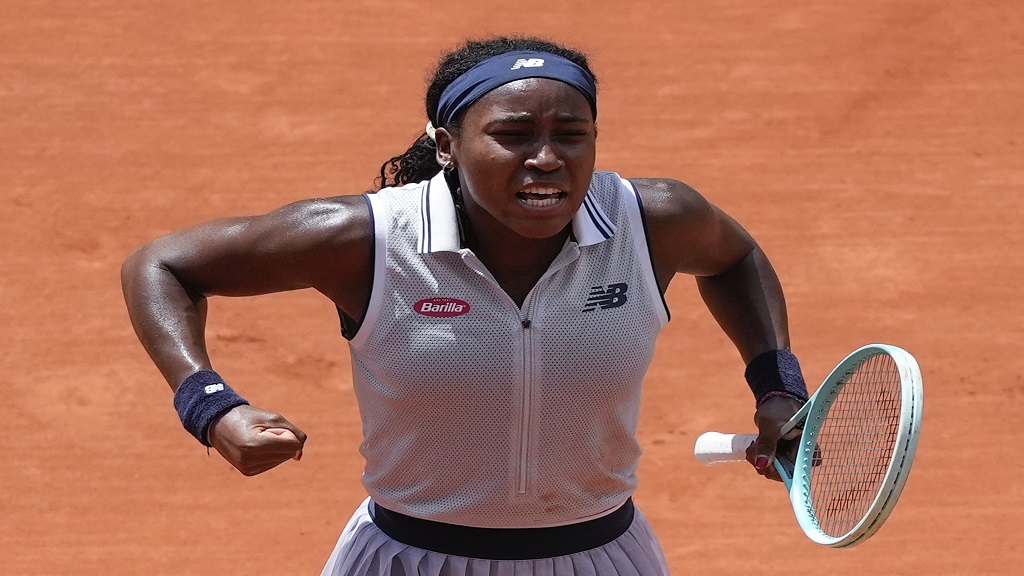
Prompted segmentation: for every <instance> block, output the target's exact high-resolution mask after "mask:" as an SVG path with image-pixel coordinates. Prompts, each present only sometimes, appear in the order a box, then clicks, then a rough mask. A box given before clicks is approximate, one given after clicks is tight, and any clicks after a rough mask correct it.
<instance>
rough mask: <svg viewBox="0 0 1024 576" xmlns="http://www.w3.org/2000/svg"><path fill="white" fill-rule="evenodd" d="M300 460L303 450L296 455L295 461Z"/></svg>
mask: <svg viewBox="0 0 1024 576" xmlns="http://www.w3.org/2000/svg"><path fill="white" fill-rule="evenodd" d="M299 460H302V452H299V453H298V454H296V455H295V461H296V462H298V461H299Z"/></svg>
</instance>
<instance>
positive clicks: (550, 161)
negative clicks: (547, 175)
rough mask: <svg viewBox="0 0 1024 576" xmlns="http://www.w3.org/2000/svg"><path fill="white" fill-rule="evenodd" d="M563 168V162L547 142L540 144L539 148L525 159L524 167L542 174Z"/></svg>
mask: <svg viewBox="0 0 1024 576" xmlns="http://www.w3.org/2000/svg"><path fill="white" fill-rule="evenodd" d="M562 166H565V161H564V160H562V158H561V156H559V154H558V153H557V152H556V151H555V149H554V148H553V147H552V146H551V144H550V143H549V142H543V143H541V145H540V147H539V148H538V149H537V150H536V152H534V153H533V154H532V155H531V156H530V157H529V158H527V159H526V167H527V168H530V169H534V170H540V171H542V172H553V171H555V170H558V169H559V168H561V167H562Z"/></svg>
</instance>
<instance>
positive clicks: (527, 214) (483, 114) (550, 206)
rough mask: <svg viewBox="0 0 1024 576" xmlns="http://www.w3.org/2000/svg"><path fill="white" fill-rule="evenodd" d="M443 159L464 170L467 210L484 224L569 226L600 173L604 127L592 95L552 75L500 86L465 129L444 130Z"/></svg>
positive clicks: (551, 229) (538, 228) (547, 233)
mask: <svg viewBox="0 0 1024 576" xmlns="http://www.w3.org/2000/svg"><path fill="white" fill-rule="evenodd" d="M437 136H438V139H437V143H438V161H439V162H440V163H442V164H444V163H445V162H446V161H451V162H453V163H454V164H455V166H456V167H457V168H458V171H459V179H460V181H461V184H462V194H463V200H464V201H465V203H466V211H467V213H468V214H469V217H470V219H471V220H472V222H473V224H474V231H475V232H476V233H477V234H478V235H479V233H480V231H481V228H488V227H492V226H497V227H502V228H504V229H507V230H509V231H511V232H514V233H515V234H518V235H519V236H522V237H526V238H550V237H553V236H556V235H558V234H559V233H561V232H564V231H565V230H567V226H568V224H569V222H570V221H571V220H572V217H573V215H574V214H575V213H576V210H577V209H578V208H579V207H580V204H582V203H583V199H584V198H585V196H586V194H587V188H588V187H589V186H590V179H591V176H592V174H593V171H594V160H595V155H596V150H597V147H596V138H597V132H596V127H595V125H594V115H593V113H592V112H591V110H590V104H589V103H588V102H587V99H586V98H585V97H584V96H583V94H581V93H580V92H579V91H578V90H576V89H575V88H573V87H572V86H569V85H568V84H565V83H564V82H559V81H558V80H551V79H547V78H527V79H524V80H517V81H515V82H511V83H509V84H505V85H503V86H499V87H498V88H495V89H494V90H493V91H491V92H489V93H487V94H486V95H485V96H484V97H482V98H481V99H480V100H478V101H477V102H476V103H474V104H473V105H472V106H470V107H469V108H468V109H467V110H466V112H465V115H464V116H463V120H462V126H461V128H460V129H459V131H458V132H455V133H450V132H448V131H447V130H443V129H439V130H438V131H437Z"/></svg>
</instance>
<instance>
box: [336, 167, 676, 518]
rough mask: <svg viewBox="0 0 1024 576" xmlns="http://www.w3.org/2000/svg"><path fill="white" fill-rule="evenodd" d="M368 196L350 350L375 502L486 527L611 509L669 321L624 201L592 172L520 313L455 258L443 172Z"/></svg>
mask: <svg viewBox="0 0 1024 576" xmlns="http://www.w3.org/2000/svg"><path fill="white" fill-rule="evenodd" d="M367 198H368V200H369V202H370V206H371V209H372V214H373V219H374V230H375V237H376V253H375V258H376V263H375V272H374V280H373V290H372V293H371V298H370V304H369V308H368V311H367V314H366V317H365V319H364V321H363V324H362V326H361V327H360V329H359V331H358V332H357V333H356V335H355V336H354V337H353V339H352V340H351V341H350V349H351V353H352V360H353V373H354V385H355V392H356V396H357V398H358V401H359V406H360V413H361V417H362V424H363V434H364V441H363V443H362V445H361V446H360V451H361V452H362V454H363V456H364V457H365V458H366V468H365V471H364V474H363V483H364V484H365V486H366V489H367V491H368V492H369V494H370V496H371V497H373V498H374V499H375V500H376V501H378V502H379V503H380V504H381V505H383V506H385V507H387V508H390V509H392V510H395V511H398V512H401V513H404V514H407V515H410V516H415V517H419V518H426V519H430V520H436V521H441V522H449V523H454V524H462V525H467V526H480V527H495V528H498V527H501V528H517V527H519V528H521V527H541V526H556V525H562V524H568V523H572V522H578V521H582V520H587V519H590V518H594V517H597V516H600V515H602V514H605V513H607V512H608V511H610V510H612V509H614V508H616V507H617V506H619V505H620V504H622V503H623V502H624V501H625V500H626V499H627V498H628V497H629V496H630V495H631V494H632V492H633V490H634V488H635V486H636V469H637V464H638V460H639V457H640V453H641V449H640V446H639V443H638V442H637V440H636V427H637V422H638V419H639V409H640V392H641V385H642V382H643V378H644V375H645V374H646V372H647V368H648V366H649V364H650V362H651V358H652V356H653V353H654V341H655V338H656V337H657V335H658V333H659V332H660V330H661V328H662V327H663V326H664V325H665V323H666V322H668V310H667V309H666V307H665V302H664V300H663V299H662V297H661V294H660V292H659V290H658V287H657V283H656V281H655V278H654V273H653V270H652V266H651V259H650V255H649V252H648V247H647V241H646V235H645V233H644V228H643V219H642V216H641V212H642V208H641V206H640V202H639V199H638V197H637V196H636V193H635V191H634V189H633V187H632V186H631V185H630V184H629V183H628V182H627V181H626V180H624V179H622V178H620V177H619V176H618V175H617V174H614V173H609V172H597V173H595V174H594V177H593V180H592V182H591V186H590V190H589V192H588V196H587V199H586V201H585V202H584V205H583V206H582V207H581V208H580V210H579V212H578V213H577V214H576V216H575V218H574V219H573V237H572V238H570V239H569V240H568V241H567V242H566V244H565V246H564V247H563V249H562V251H561V253H560V254H559V255H558V256H557V257H556V258H555V260H554V262H553V263H552V264H551V267H550V268H549V269H548V271H547V273H546V274H545V275H544V276H543V277H542V278H541V280H540V281H539V282H538V283H537V285H536V286H535V287H534V288H533V290H532V291H531V292H530V294H529V296H527V298H526V300H525V302H524V303H523V306H522V308H521V309H520V307H519V306H517V305H516V304H515V302H513V301H512V299H511V298H509V297H508V295H507V294H505V292H504V291H503V290H502V289H501V288H500V287H499V286H498V284H497V283H496V282H495V281H494V279H493V277H492V276H491V274H490V273H489V272H488V271H487V269H486V268H485V267H484V266H483V264H481V262H480V261H479V260H478V259H477V258H476V256H475V255H474V254H473V253H472V252H471V251H470V250H468V249H465V248H462V247H461V246H460V245H459V235H458V227H457V221H456V216H455V209H454V204H453V202H452V198H451V193H450V192H449V190H448V187H447V185H446V183H445V181H444V178H443V177H442V176H441V175H438V176H437V177H435V178H433V179H432V180H430V181H427V182H421V183H419V184H414V185H408V186H404V187H402V188H393V189H384V190H381V191H379V192H377V193H375V194H369V195H367Z"/></svg>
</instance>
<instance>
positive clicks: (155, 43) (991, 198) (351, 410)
mask: <svg viewBox="0 0 1024 576" xmlns="http://www.w3.org/2000/svg"><path fill="white" fill-rule="evenodd" d="M421 4H422V5H421ZM0 13H2V14H3V16H2V17H0V196H2V200H3V201H2V202H0V239H2V241H0V270H2V273H0V298H2V302H3V306H2V308H0V350H2V352H0V392H2V394H3V402H2V404H0V423H2V425H3V427H4V439H5V440H4V444H5V446H6V448H5V450H4V452H5V455H4V458H3V463H2V464H0V574H5V575H7V574H10V575H57V574H76V575H113V574H116V575H121V574H124V575H128V574H149V575H156V574H169V575H177V574H183V575H184V574H196V575H206V574H218V575H225V576H226V575H250V574H257V573H267V574H319V571H320V569H321V567H322V566H323V563H324V561H325V560H326V559H327V556H328V555H329V553H330V551H331V549H332V547H333V545H334V542H335V540H336V538H337V537H338V534H339V533H340V531H341V529H342V527H343V525H344V523H345V522H346V520H347V519H348V517H349V515H350V513H351V511H352V510H353V508H354V507H355V506H356V505H357V504H358V503H359V502H360V501H361V500H362V499H363V497H364V493H363V491H362V488H361V486H360V484H359V475H360V471H361V460H360V458H359V455H358V452H357V446H358V442H359V424H358V419H357V416H356V413H355V407H354V398H353V394H352V389H351V380H350V374H349V364H348V351H347V347H346V344H345V342H344V340H343V339H342V338H341V336H340V335H339V334H338V327H337V319H336V316H335V315H334V312H333V310H332V307H331V305H330V304H329V303H328V302H327V301H326V300H325V299H323V298H322V297H320V296H319V295H317V294H314V293H291V294H280V295H272V296H264V297H258V298H253V299H244V300H234V299H230V300H229V299H216V300H214V301H213V302H211V318H210V324H209V333H208V338H209V344H210V347H211V350H212V354H213V357H214V359H215V363H216V366H217V368H218V369H219V370H220V371H221V372H222V373H223V374H224V375H225V376H226V377H227V378H228V380H229V381H230V382H232V383H233V384H234V385H235V387H236V388H238V389H239V390H241V391H242V393H243V394H245V395H246V396H247V397H248V398H249V399H250V400H251V401H252V402H253V403H254V404H257V405H260V406H263V407H265V408H268V409H272V410H275V411H279V412H281V413H282V414H284V415H285V416H287V417H288V418H289V419H290V420H292V421H293V422H295V423H296V424H298V425H299V426H300V427H302V428H303V429H304V430H305V431H306V432H307V433H308V434H309V441H308V443H307V445H306V450H305V455H304V457H303V460H302V462H301V463H295V462H289V463H287V464H285V465H283V466H281V467H280V468H278V469H275V470H273V471H272V472H270V473H267V474H264V475H262V476H259V477H255V478H244V477H242V476H241V475H240V474H238V473H236V472H235V471H234V470H233V469H232V468H231V467H230V466H229V465H227V464H226V463H225V462H224V461H223V460H222V459H221V458H220V457H219V456H218V455H217V454H216V453H214V454H213V455H210V456H208V455H207V453H206V451H205V450H204V449H203V448H202V447H201V446H199V445H198V444H197V443H196V442H195V441H194V440H193V439H192V438H190V437H189V436H188V435H187V433H186V432H184V430H182V429H181V427H180V424H179V423H178V420H177V417H176V415H175V413H174V410H173V408H172V406H171V394H170V391H169V389H168V388H167V386H166V385H165V384H164V383H163V381H162V380H161V378H160V376H159V374H158V373H157V371H156V369H155V368H153V367H152V365H151V364H150V363H149V360H148V358H147V357H146V356H145V354H144V352H143V350H142V347H141V346H140V345H139V344H138V342H137V340H136V339H135V336H134V334H133V333H132V329H131V327H130V325H129V322H128V319H127V315H126V313H125V310H124V305H123V302H122V299H121V293H120V286H119V275H118V274H119V266H120V264H121V262H122V260H123V259H124V258H125V256H127V255H128V253H129V252H131V251H132V250H133V249H134V248H135V247H137V246H139V245H140V244H142V243H143V242H145V241H147V240H149V239H151V238H153V237H155V236H158V235H160V234H163V233H165V232H169V231H171V230H173V229H177V228H180V227H183V226H186V225H189V224H193V223H196V222H199V221H203V220H207V219H212V218H217V217H222V216H229V215H239V214H251V213H261V212H265V211H269V210H271V209H273V208H275V207H277V206H279V205H281V204H284V203H287V202H290V201H293V200H298V199H301V198H306V197H311V196H326V195H337V194H349V193H359V192H362V191H364V190H366V189H368V188H370V187H371V186H372V181H373V178H374V176H375V174H376V170H377V168H378V167H379V166H380V164H381V163H382V162H383V161H384V160H386V159H387V158H389V157H390V156H392V155H394V154H397V153H399V152H401V151H403V150H405V147H406V145H407V144H408V143H409V142H411V140H412V139H413V138H414V137H415V135H416V134H417V133H418V131H419V130H421V128H422V126H423V124H424V122H425V116H424V113H423V111H422V104H421V100H422V95H423V91H424V84H425V77H426V74H427V71H428V69H429V68H431V66H432V64H433V62H434V60H435V58H436V56H437V55H438V53H439V52H440V51H441V50H442V49H443V48H445V47H448V46H450V45H452V44H454V43H456V42H457V41H459V40H460V39H462V38H464V37H467V36H473V37H479V36H485V35H490V34H492V33H534V34H540V35H547V36H552V37H556V38H559V39H562V40H564V41H566V42H568V43H570V44H574V45H577V46H579V47H582V48H584V49H585V50H587V51H588V52H589V53H590V54H591V55H592V58H593V63H594V65H595V68H596V70H597V72H598V75H599V77H600V81H601V101H600V105H601V115H600V127H601V137H600V138H599V159H598V165H599V168H601V169H612V170H616V171H618V172H620V173H621V174H623V175H625V176H627V177H643V176H664V177H675V178H679V179H681V180H684V181H686V182H688V183H690V184H691V185H693V186H694V187H696V188H697V189H699V190H701V191H703V192H704V193H705V194H706V195H707V196H708V197H709V198H711V199H712V200H713V201H714V202H716V203H717V204H719V205H720V206H722V207H723V208H725V209H726V210H727V211H729V212H730V213H731V214H733V215H734V216H735V217H737V218H738V219H739V220H740V221H741V222H743V223H744V224H745V225H746V226H747V227H748V228H749V229H750V230H751V231H752V232H753V233H754V235H755V236H756V237H757V238H758V239H759V240H760V241H761V243H762V245H763V246H764V247H765V249H766V251H767V252H768V254H769V255H770V256H771V257H772V259H773V261H774V263H775V266H776V268H777V269H778V271H779V274H780V276H781V277H782V280H783V283H784V285H785V287H786V293H787V298H788V301H789V304H790V311H791V313H790V315H791V328H792V334H793V343H794V348H795V350H796V351H797V352H798V354H799V355H800V357H801V358H802V361H803V364H804V369H805V372H806V374H807V376H808V380H809V381H811V383H812V386H814V385H816V384H817V382H819V381H820V380H821V379H822V378H823V377H824V376H825V375H826V374H827V373H828V371H829V370H830V369H831V368H832V367H833V366H834V364H835V363H836V362H838V360H839V359H841V358H842V357H843V356H844V355H845V354H846V353H847V352H849V351H851V350H853V349H854V348H856V347H858V346H860V345H862V344H866V343H870V342H888V343H892V344H898V345H900V346H903V347H904V348H906V349H908V350H909V351H911V352H912V353H913V354H914V355H915V356H916V357H917V358H918V360H919V361H920V363H921V365H922V367H923V370H924V375H925V387H926V397H927V398H926V408H925V430H924V436H923V438H922V441H921V446H920V450H919V453H918V459H917V462H916V464H915V467H914V470H913V474H912V475H911V478H910V482H909V483H908V485H907V488H906V491H905V492H904V496H903V499H902V500H901V502H900V505H899V507H898V508H897V509H896V511H895V513H894V514H893V516H892V517H891V518H890V520H889V522H888V523H887V524H886V525H885V526H884V527H883V528H882V530H881V531H880V532H879V533H878V534H877V535H876V536H875V537H874V538H873V539H872V540H870V541H868V542H867V543H865V544H864V545H862V546H860V547H857V548H854V549H850V550H831V549H824V548H820V547H818V546H816V545H814V544H812V543H810V542H809V541H808V540H806V539H805V538H804V536H803V535H802V533H801V532H800V531H799V529H798V527H797V525H796V522H795V521H794V519H793V515H792V511H791V509H790V507H789V504H788V502H787V500H786V498H785V494H784V493H783V491H782V489H781V487H780V486H778V485H775V484H771V483H768V482H766V481H763V480H761V479H760V478H758V477H757V476H756V475H755V474H753V472H752V471H751V470H750V469H749V468H747V467H745V466H739V467H736V468H717V469H709V468H704V467H702V466H700V465H699V464H698V463H697V462H696V460H695V459H694V458H693V457H692V452H691V451H692V446H693V441H694V440H695V438H696V437H697V436H698V435H699V434H700V433H701V432H703V431H704V430H706V429H722V430H733V431H747V430H749V429H750V427H751V421H750V416H751V409H752V402H751V399H750V398H749V392H748V391H747V390H746V386H745V385H744V383H743V382H742V379H741V372H742V365H741V362H740V360H739V357H738V355H737V354H736V352H735V351H734V349H733V348H732V347H731V345H730V344H729V343H728V342H727V340H726V339H725V337H724V336H723V335H722V334H721V332H720V331H719V329H718V328H717V326H716V325H715V324H714V322H713V320H712V319H711V317H710V315H709V314H708V313H707V311H706V310H705V309H704V308H703V306H702V304H701V302H700V300H699V297H698V295H697V294H696V290H695V288H694V285H693V282H692V281H690V280H689V279H686V278H683V279H679V280H677V281H676V282H675V283H674V284H673V286H672V288H671V290H670V293H669V294H668V300H669V304H670V306H671V309H672V312H673V321H672V322H671V323H670V326H669V327H668V329H667V330H666V331H665V333H664V334H663V338H662V339H661V340H660V348H659V352H658V356H657V358H656V360H655V364H654V367H653V369H652V371H651V373H650V377H649V379H648V389H647V395H646V402H645V405H644V413H643V421H642V426H641V435H642V441H643V444H644V446H645V449H646V452H645V455H644V458H643V460H642V467H641V471H640V474H641V483H640V489H639V492H638V494H637V496H636V500H637V501H638V503H639V504H640V506H641V507H642V508H643V509H644V511H645V512H646V514H647V515H648V516H649V517H650V518H651V521H652V523H653V524H654V526H655V528H656V529H657V531H658V534H659V536H660V538H661V541H662V543H663V545H664V548H665V550H666V552H667V554H668V558H669V561H670V564H671V566H672V568H673V570H674V573H676V574H699V575H709V574H723V575H745V574H755V573H757V574H790V573H805V574H806V573H810V572H812V571H814V572H819V573H823V574H837V575H858V576H860V575H865V574H900V575H914V576H922V575H926V574H927V575H932V574H1002V575H1009V574H1019V573H1020V570H1021V565H1022V564H1024V548H1022V545H1021V543H1020V541H1021V536H1022V534H1024V529H1022V524H1024V480H1022V477H1021V472H1022V465H1021V461H1022V457H1021V455H1020V449H1021V447H1022V446H1024V429H1022V426H1021V411H1022V409H1024V368H1022V363H1021V357H1022V354H1021V347H1022V343H1024V298H1022V297H1021V289H1020V288H1019V286H1020V285H1021V284H1022V282H1024V257H1022V249H1024V232H1022V226H1021V219H1022V217H1024V8H1021V6H1020V4H1019V3H1017V2H1014V1H1012V0H1004V1H1001V2H1000V1H993V2H952V1H950V2H937V1H936V2H929V1H910V0H908V1H891V2H884V1H878V0H870V1H862V2H841V1H838V0H836V1H823V2H815V1H810V0H795V1H793V0H791V1H788V2H775V1H770V2H749V1H734V0H729V1H716V2H712V1H702V2H652V3H644V2H640V3H626V2H611V1H590V2H582V1H580V2H550V3H545V2H535V1H529V0H528V1H523V2H516V3H490V2H482V1H481V2H448V3H425V2H424V3H417V2H398V1H377V2H364V1H358V2H357V1H348V2H340V1H339V2H327V1H311V2H294V3H293V2H271V1H258V2H242V1H219V2H172V1H160V2H143V1H128V0H124V1H113V0H92V1H89V0H83V1H81V2H58V1H47V2H42V1H30V0H25V1H21V2H19V1H15V0H0Z"/></svg>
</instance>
